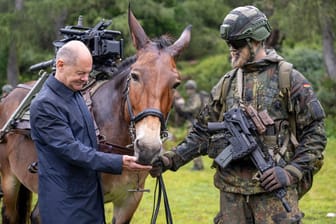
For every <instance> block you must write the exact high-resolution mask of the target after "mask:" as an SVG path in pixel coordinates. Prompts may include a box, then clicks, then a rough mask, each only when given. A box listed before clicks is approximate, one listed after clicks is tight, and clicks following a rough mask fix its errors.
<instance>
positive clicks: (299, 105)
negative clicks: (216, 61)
mask: <svg viewBox="0 0 336 224" xmlns="http://www.w3.org/2000/svg"><path fill="white" fill-rule="evenodd" d="M281 60H283V59H282V58H281V57H280V56H278V55H277V54H276V52H275V51H270V52H268V55H267V57H266V58H264V59H263V60H261V61H258V62H251V63H247V64H246V65H245V66H244V67H243V68H242V70H243V77H244V78H243V87H244V88H243V94H242V98H243V99H242V100H243V102H244V104H251V105H253V106H254V108H256V109H257V110H258V111H262V110H264V109H266V110H267V111H268V113H269V115H270V116H271V118H272V119H273V120H274V121H275V133H273V134H272V135H269V136H267V135H265V136H261V137H262V139H263V143H264V144H265V145H266V146H267V148H268V151H269V153H270V155H277V152H278V151H279V149H280V148H281V146H283V145H284V144H288V146H287V150H286V151H285V153H284V155H282V158H283V160H284V161H285V163H283V162H282V164H277V165H279V166H282V167H285V169H286V170H289V171H291V172H293V173H295V175H296V177H298V179H301V178H302V177H303V176H304V175H307V174H309V175H310V176H312V175H313V174H315V173H316V172H317V171H318V170H320V168H321V166H322V162H323V151H324V149H325V145H326V135H325V130H324V122H323V119H324V117H325V114H324V111H323V108H322V107H321V105H320V103H319V101H318V99H317V98H316V95H315V94H314V92H313V89H312V87H311V85H310V83H309V82H308V81H307V80H306V79H305V78H304V77H303V76H302V75H301V74H300V73H299V72H298V71H297V70H295V69H293V70H292V72H291V74H290V80H291V89H290V99H288V102H287V100H286V97H285V96H284V95H282V94H279V93H280V89H279V75H278V62H279V61H281ZM235 74H236V70H233V71H231V72H229V73H227V74H226V75H225V76H224V77H223V78H222V79H221V80H220V81H219V82H218V84H217V85H216V86H215V87H214V88H213V89H212V91H211V96H210V102H209V104H208V106H206V107H205V108H204V109H203V110H202V111H201V113H200V115H199V116H198V117H197V122H196V123H195V124H194V125H193V128H192V131H191V132H190V133H189V134H188V136H187V137H186V138H185V140H184V141H183V142H182V143H181V144H179V145H178V146H177V147H176V148H175V149H173V150H172V152H169V155H168V154H167V155H168V156H169V157H170V158H171V160H172V162H173V167H172V168H171V169H172V170H177V169H178V168H179V167H180V166H182V165H184V164H186V163H187V162H188V161H190V160H192V159H193V158H194V157H197V156H199V155H206V154H208V155H209V157H211V158H215V157H216V156H217V155H218V154H219V153H220V151H221V150H223V149H224V148H225V147H226V146H227V145H228V141H227V136H225V135H226V134H225V133H223V134H222V136H219V137H218V136H210V135H209V134H208V133H207V131H206V130H207V122H209V121H220V118H221V117H222V116H221V111H222V107H223V104H225V105H226V108H225V110H224V111H227V110H229V109H230V108H232V107H236V106H238V105H239V100H240V97H239V94H238V90H237V78H236V75H235ZM232 75H233V76H234V77H233V78H232V82H231V86H230V89H229V91H228V94H227V97H226V99H223V98H222V97H221V96H222V95H223V93H222V89H223V83H224V79H225V78H227V77H228V76H232ZM288 105H292V106H293V109H294V114H295V115H294V117H295V123H296V133H297V134H296V137H297V140H298V142H299V145H298V146H297V147H296V148H295V147H294V146H293V144H292V142H285V139H289V135H290V130H289V129H290V125H289V113H288ZM213 167H214V168H216V173H215V177H214V184H215V186H216V187H217V188H218V189H219V190H220V192H221V208H220V212H219V213H218V216H217V217H216V218H215V223H224V222H225V223H260V222H258V221H261V220H264V221H265V220H267V222H266V223H299V220H300V219H301V217H302V216H303V214H302V213H301V212H300V211H299V208H298V197H299V196H298V192H297V185H296V184H294V185H291V186H289V187H287V189H286V190H287V196H286V199H287V200H288V202H289V204H290V206H291V208H292V211H291V212H290V213H287V212H286V211H285V210H284V208H283V207H282V204H281V202H280V200H279V199H278V198H276V197H275V196H274V194H272V193H269V192H265V190H264V189H263V188H262V187H261V186H260V183H259V181H256V180H255V179H254V178H253V177H254V175H255V174H256V173H257V169H256V167H255V166H254V165H253V163H252V162H251V160H250V159H249V158H242V159H240V160H237V161H231V163H229V165H228V166H227V167H226V168H225V169H222V168H221V167H219V166H217V165H216V163H214V164H213ZM266 202H267V203H266ZM228 205H229V206H228ZM248 220H250V221H251V222H249V221H248ZM261 223H264V222H263V221H261Z"/></svg>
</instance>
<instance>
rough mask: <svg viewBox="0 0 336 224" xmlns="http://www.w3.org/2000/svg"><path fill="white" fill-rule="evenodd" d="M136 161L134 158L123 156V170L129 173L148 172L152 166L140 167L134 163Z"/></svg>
mask: <svg viewBox="0 0 336 224" xmlns="http://www.w3.org/2000/svg"><path fill="white" fill-rule="evenodd" d="M136 161H137V159H136V157H135V156H128V155H124V156H123V169H125V170H129V171H149V170H151V169H152V166H149V165H141V164H139V163H137V162H136Z"/></svg>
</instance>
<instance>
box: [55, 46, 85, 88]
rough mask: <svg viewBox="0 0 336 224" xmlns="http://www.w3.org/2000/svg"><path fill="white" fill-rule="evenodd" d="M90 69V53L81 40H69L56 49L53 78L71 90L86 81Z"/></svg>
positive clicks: (79, 86)
mask: <svg viewBox="0 0 336 224" xmlns="http://www.w3.org/2000/svg"><path fill="white" fill-rule="evenodd" d="M91 69H92V55H91V52H90V50H89V49H88V48H87V47H86V45H85V44H84V43H83V42H81V41H77V40H73V41H69V42H68V43H66V44H64V45H63V46H62V47H61V48H60V49H59V50H58V52H57V54H56V73H55V78H56V79H57V80H59V81H60V82H62V83H63V84H64V85H65V86H67V87H69V88H70V89H72V90H73V91H78V90H80V89H81V88H82V87H83V86H84V85H85V84H86V83H87V82H88V77H89V74H90V72H91Z"/></svg>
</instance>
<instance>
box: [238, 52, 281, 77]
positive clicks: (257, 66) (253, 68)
mask: <svg viewBox="0 0 336 224" xmlns="http://www.w3.org/2000/svg"><path fill="white" fill-rule="evenodd" d="M266 54H267V55H266V57H264V58H262V59H260V60H258V61H253V62H249V63H246V64H245V65H244V66H243V67H242V69H243V71H244V72H246V73H250V72H262V71H264V70H266V69H267V68H268V67H269V66H270V65H272V64H275V63H278V62H279V61H281V60H283V58H282V57H281V56H280V55H278V54H277V53H276V51H275V50H273V49H272V50H267V51H266Z"/></svg>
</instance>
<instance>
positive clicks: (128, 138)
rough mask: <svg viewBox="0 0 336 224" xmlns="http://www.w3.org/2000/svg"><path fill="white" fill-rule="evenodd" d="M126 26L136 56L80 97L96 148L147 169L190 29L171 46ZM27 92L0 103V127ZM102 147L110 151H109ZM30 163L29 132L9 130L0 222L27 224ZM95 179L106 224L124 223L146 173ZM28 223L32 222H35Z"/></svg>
mask: <svg viewBox="0 0 336 224" xmlns="http://www.w3.org/2000/svg"><path fill="white" fill-rule="evenodd" d="M128 23H129V29H130V34H131V38H132V42H133V45H134V47H135V48H136V50H137V52H136V55H134V56H133V57H130V58H128V59H125V60H124V63H122V65H120V66H119V67H118V71H117V72H114V74H113V76H112V78H111V79H109V80H107V81H104V82H101V84H100V85H98V86H97V87H94V88H89V89H88V90H87V91H86V93H85V95H90V99H89V101H90V103H89V108H90V110H91V112H92V115H93V117H94V119H95V122H96V126H97V136H98V137H99V141H100V143H101V144H104V145H105V146H112V152H114V153H121V154H131V155H135V156H136V157H137V159H138V161H139V162H140V163H143V164H151V162H152V161H153V159H154V158H155V157H156V156H158V154H159V153H160V152H161V150H162V139H161V136H162V134H163V133H164V131H165V129H166V127H165V120H166V119H167V117H168V114H169V111H170V109H171V106H172V104H173V97H174V89H175V88H176V87H177V86H178V85H179V84H180V82H181V78H180V74H179V72H178V70H177V67H176V64H175V58H176V56H178V55H179V54H180V53H181V52H182V51H183V49H184V48H185V47H187V46H188V44H189V42H190V37H191V26H188V27H186V28H185V30H184V31H183V33H182V34H181V35H180V37H179V38H178V39H177V40H176V41H175V42H173V41H168V39H167V38H166V37H164V36H163V37H161V38H159V39H157V40H151V39H149V37H148V36H147V34H146V33H145V31H144V30H143V28H142V27H141V25H140V24H139V22H138V21H137V19H136V18H135V16H134V15H133V13H132V11H131V10H129V12H128ZM27 85H28V86H32V85H33V83H27ZM93 89H95V90H94V91H93ZM28 91H29V90H28V89H27V88H16V89H14V90H13V91H12V92H11V93H10V95H8V96H7V97H6V98H5V99H4V100H3V101H2V102H1V104H0V127H1V126H2V125H4V123H5V122H6V121H7V120H8V118H9V117H10V115H11V114H12V113H13V111H14V110H15V109H16V108H17V107H18V105H19V103H20V102H21V100H22V99H23V98H24V97H25V96H26V95H27V93H28ZM105 148H106V149H107V151H110V150H109V149H110V148H111V147H105ZM114 149H116V150H118V152H117V151H114ZM35 161H37V152H36V150H35V146H34V143H33V141H32V140H31V138H30V136H29V132H28V133H27V132H25V130H21V129H18V128H14V129H12V130H11V131H10V132H9V133H8V134H6V136H5V138H4V139H2V142H1V143H0V165H1V166H0V172H1V178H2V189H3V192H4V196H3V207H2V222H3V223H9V224H21V223H22V224H25V223H27V222H28V221H27V220H28V219H29V216H30V211H31V204H32V203H31V201H32V192H35V193H36V192H37V191H38V175H37V174H33V173H31V172H29V171H28V169H27V167H29V166H30V165H31V164H32V163H33V162H35ZM101 177H102V186H103V191H104V201H105V202H113V219H112V223H114V224H121V223H130V221H131V219H132V217H133V214H134V213H135V211H136V209H137V207H138V205H139V203H140V200H141V198H142V195H143V188H144V185H145V180H146V178H147V177H148V172H144V171H142V172H128V171H123V172H122V174H121V175H112V174H108V173H101ZM36 213H37V212H36ZM51 215H52V214H51ZM34 220H35V221H34V223H35V222H37V220H38V219H34ZM32 222H33V221H32Z"/></svg>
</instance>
